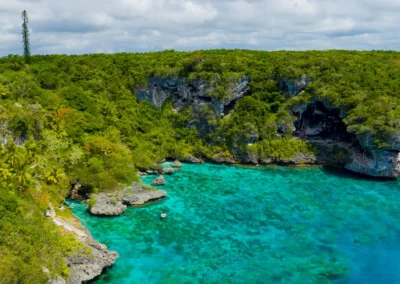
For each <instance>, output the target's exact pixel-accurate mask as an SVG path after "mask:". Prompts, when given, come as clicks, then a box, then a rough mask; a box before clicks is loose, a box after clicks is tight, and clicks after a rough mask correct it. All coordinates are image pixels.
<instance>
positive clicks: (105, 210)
mask: <svg viewBox="0 0 400 284" xmlns="http://www.w3.org/2000/svg"><path fill="white" fill-rule="evenodd" d="M161 177H162V176H161ZM166 196H167V191H165V190H158V189H156V188H153V187H150V186H147V185H145V184H142V183H137V182H134V183H132V184H131V185H130V186H128V187H125V188H124V189H123V190H121V191H120V192H114V193H110V194H105V193H100V194H92V195H91V198H92V199H94V201H95V204H94V205H88V206H87V210H88V211H89V212H90V213H91V214H93V215H98V216H118V215H121V214H122V213H123V212H124V211H125V210H126V208H127V206H134V205H143V204H145V203H147V202H150V201H154V200H158V199H162V198H165V197H166Z"/></svg>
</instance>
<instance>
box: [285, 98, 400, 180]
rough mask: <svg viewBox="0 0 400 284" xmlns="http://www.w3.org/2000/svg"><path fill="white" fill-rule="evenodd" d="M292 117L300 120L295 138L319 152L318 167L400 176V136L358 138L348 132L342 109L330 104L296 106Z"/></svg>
mask: <svg viewBox="0 0 400 284" xmlns="http://www.w3.org/2000/svg"><path fill="white" fill-rule="evenodd" d="M292 113H293V115H295V116H296V118H297V120H296V121H295V122H294V126H295V128H296V130H295V131H294V133H293V134H294V135H295V136H297V137H299V138H301V139H304V140H307V141H308V142H310V143H312V144H314V145H315V146H316V148H317V155H316V156H315V163H318V164H324V165H332V166H337V167H344V168H345V169H348V170H350V171H353V172H356V173H360V174H364V175H368V176H372V177H377V178H397V177H398V176H400V161H399V160H400V155H399V152H400V132H397V133H392V134H391V135H384V136H379V137H376V136H374V135H372V134H370V133H367V134H363V135H358V136H356V135H354V134H352V133H349V132H348V131H347V126H346V125H345V123H344V122H343V121H342V118H343V117H344V116H345V115H344V114H343V112H342V111H341V109H340V108H337V107H335V106H332V105H330V104H328V103H327V102H326V101H314V102H312V103H308V104H302V105H296V106H294V107H293V109H292ZM310 162H311V160H310Z"/></svg>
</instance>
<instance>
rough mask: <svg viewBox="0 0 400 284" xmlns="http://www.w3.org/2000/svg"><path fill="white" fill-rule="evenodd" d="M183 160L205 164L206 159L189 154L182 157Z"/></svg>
mask: <svg viewBox="0 0 400 284" xmlns="http://www.w3.org/2000/svg"><path fill="white" fill-rule="evenodd" d="M181 160H182V162H185V163H191V164H203V163H204V160H203V159H201V158H198V157H195V156H189V157H186V158H183V159H181Z"/></svg>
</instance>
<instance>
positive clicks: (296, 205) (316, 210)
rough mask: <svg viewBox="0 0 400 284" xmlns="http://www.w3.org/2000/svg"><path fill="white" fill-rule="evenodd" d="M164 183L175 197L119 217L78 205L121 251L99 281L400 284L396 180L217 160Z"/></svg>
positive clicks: (99, 235) (103, 238) (101, 236)
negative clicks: (100, 214)
mask: <svg viewBox="0 0 400 284" xmlns="http://www.w3.org/2000/svg"><path fill="white" fill-rule="evenodd" d="M154 178H155V177H154V176H149V177H145V178H143V181H144V182H145V183H147V184H149V183H150V182H151V181H152V180H153V179H154ZM165 179H166V185H165V186H164V187H163V189H166V190H167V191H168V199H166V200H164V201H161V202H158V203H154V204H152V205H148V206H145V207H140V208H129V209H128V210H127V211H126V212H125V213H124V215H123V216H120V217H114V218H98V217H93V216H90V215H89V214H87V213H86V212H85V209H84V208H85V206H84V205H80V204H77V203H72V206H73V207H74V209H73V212H74V213H75V214H76V215H77V216H79V217H80V218H82V219H83V220H85V222H84V225H86V226H87V227H88V228H89V229H90V231H91V233H92V235H93V236H94V237H95V238H96V239H98V240H99V241H100V242H103V243H105V244H107V245H108V247H109V248H110V249H112V250H116V251H118V253H119V254H120V259H119V260H118V261H117V262H116V264H115V265H114V266H113V268H111V269H109V270H108V271H107V273H106V274H105V275H104V276H102V277H101V278H100V279H98V280H97V281H96V283H146V284H148V283H149V284H151V283H174V284H175V283H379V284H381V283H400V235H399V233H400V209H399V202H400V184H399V182H397V181H385V182H382V181H373V180H368V179H361V178H359V177H355V176H351V175H348V174H344V173H341V172H335V171H332V170H326V169H322V168H282V167H268V168H267V167H265V168H257V169H255V168H241V167H234V166H223V165H212V164H204V165H190V164H184V166H183V169H182V170H181V171H179V172H178V173H176V174H174V175H172V176H165ZM164 212H165V213H167V214H168V217H167V218H166V219H165V220H160V219H159V215H160V213H164Z"/></svg>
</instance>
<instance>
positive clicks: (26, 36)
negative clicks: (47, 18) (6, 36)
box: [21, 10, 31, 62]
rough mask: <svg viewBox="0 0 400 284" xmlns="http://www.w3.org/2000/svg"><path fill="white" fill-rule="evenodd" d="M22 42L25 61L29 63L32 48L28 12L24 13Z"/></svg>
mask: <svg viewBox="0 0 400 284" xmlns="http://www.w3.org/2000/svg"><path fill="white" fill-rule="evenodd" d="M21 16H22V20H23V23H22V41H23V43H24V56H25V60H26V61H27V62H28V61H29V59H30V56H31V48H30V44H29V29H28V13H27V12H26V10H24V11H23V12H22V15H21Z"/></svg>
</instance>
